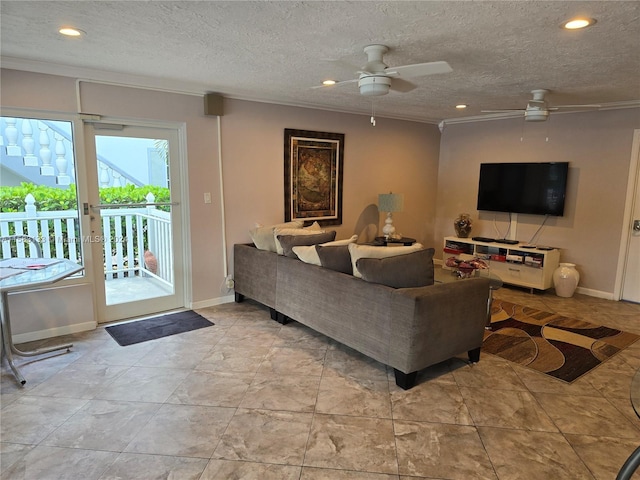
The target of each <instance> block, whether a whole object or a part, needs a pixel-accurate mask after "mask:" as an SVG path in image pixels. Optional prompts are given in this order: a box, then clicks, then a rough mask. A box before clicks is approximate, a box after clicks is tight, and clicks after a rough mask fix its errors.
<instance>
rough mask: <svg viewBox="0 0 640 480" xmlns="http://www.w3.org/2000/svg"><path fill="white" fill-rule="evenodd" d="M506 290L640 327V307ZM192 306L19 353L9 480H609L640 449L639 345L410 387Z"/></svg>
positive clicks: (9, 417) (345, 353) (354, 357)
mask: <svg viewBox="0 0 640 480" xmlns="http://www.w3.org/2000/svg"><path fill="white" fill-rule="evenodd" d="M496 297H497V298H502V299H505V300H510V301H513V302H516V303H521V304H526V305H530V306H532V307H537V308H540V309H544V310H547V311H549V310H552V311H556V312H559V313H562V314H565V315H571V316H575V317H578V318H583V319H585V320H591V321H599V322H602V323H604V324H606V325H609V326H613V327H620V328H623V329H626V330H628V331H633V332H635V333H639V334H640V305H633V304H628V303H618V302H610V301H605V300H599V299H596V298H592V297H586V296H583V295H576V296H575V297H573V298H571V299H561V298H559V297H556V296H554V295H553V293H547V294H543V295H541V294H535V295H531V294H529V293H527V292H523V291H521V290H517V289H510V288H503V289H501V290H499V291H498V292H496ZM200 313H201V314H202V315H204V316H206V317H208V318H210V319H211V320H212V321H214V322H215V324H216V325H215V326H214V327H211V328H206V329H202V330H197V331H195V332H190V333H187V334H182V335H176V336H173V337H168V338H164V339H161V340H157V341H152V342H147V343H143V344H139V345H135V346H130V347H120V346H118V345H117V344H116V343H115V342H114V341H113V340H112V339H111V337H110V336H109V334H108V333H107V332H106V331H105V330H104V328H98V329H97V330H95V331H93V332H88V333H84V334H80V335H74V336H72V339H73V341H74V342H75V346H74V348H73V351H72V352H71V353H68V354H61V355H55V356H52V357H51V358H48V359H46V360H37V361H34V360H33V359H21V360H20V365H21V368H22V371H23V373H24V375H25V376H26V378H27V381H28V383H27V384H26V386H25V387H24V388H20V387H18V386H17V384H16V382H15V381H14V378H13V376H12V375H11V373H10V372H9V371H8V370H7V369H6V368H5V366H3V369H2V379H1V384H0V385H1V393H2V396H1V407H2V410H1V411H0V415H1V416H0V421H1V428H0V440H1V443H0V446H1V450H0V452H1V453H0V455H1V456H0V469H1V474H0V476H1V478H2V479H6V480H10V479H11V480H13V479H29V480H53V479H78V480H90V479H100V480H106V479H110V480H111V479H136V480H137V479H143V480H149V479H168V478H170V479H176V480H187V479H194V480H196V479H200V480H214V479H215V480H223V479H224V480H227V479H255V480H271V479H273V480H289V479H291V480H293V479H302V480H320V479H327V480H344V479H355V480H409V479H464V480H469V479H500V480H507V479H528V480H529V479H544V480H547V479H554V480H555V479H571V480H575V479H600V480H611V479H613V478H615V476H616V473H617V471H618V469H619V467H620V466H621V465H622V463H623V462H624V460H625V459H626V457H627V455H628V454H629V453H630V452H632V451H633V450H634V449H635V448H636V447H637V446H638V445H640V420H638V419H637V418H636V415H635V413H634V411H633V409H632V407H631V405H630V402H629V384H630V382H631V378H632V376H633V374H634V373H635V371H636V369H638V368H639V367H640V342H638V343H637V344H635V345H633V346H632V347H630V348H629V349H627V350H626V351H624V352H622V353H621V354H619V355H617V356H616V357H614V358H613V359H611V360H610V361H608V362H606V363H605V364H603V365H602V366H600V367H598V368H597V369H596V370H594V371H592V372H590V373H589V374H587V375H586V376H584V377H583V378H581V379H579V380H578V381H576V382H575V383H574V384H572V385H567V384H564V383H562V382H560V381H558V380H554V379H551V378H548V377H546V376H544V375H542V374H539V373H537V372H533V371H530V370H528V369H525V368H522V367H519V366H516V365H514V364H511V363H508V362H506V361H504V360H502V359H500V358H498V357H494V356H491V355H488V354H486V355H483V356H482V357H481V360H480V363H478V364H476V365H473V366H470V365H468V364H467V362H466V361H465V360H466V356H465V355H461V356H460V357H458V358H454V359H451V360H449V361H447V362H444V363H442V364H439V365H436V366H434V367H432V368H429V369H427V370H425V371H423V372H421V374H420V375H419V379H418V385H417V386H416V387H414V388H413V389H411V390H409V391H402V390H401V389H399V388H398V387H396V385H395V383H394V380H393V373H392V371H390V370H389V369H387V368H385V366H384V365H381V364H379V363H377V362H374V361H371V360H370V359H367V358H365V357H363V356H361V355H359V354H358V353H356V352H354V351H352V350H350V349H348V348H344V347H342V346H340V345H339V344H337V343H335V342H332V341H331V340H329V339H327V338H325V337H323V336H321V335H318V334H316V333H315V332H313V331H311V330H309V329H307V328H305V327H303V326H301V325H299V324H295V323H293V324H288V325H286V326H281V325H279V324H278V323H276V322H274V321H272V320H270V318H269V312H268V311H267V310H266V309H264V308H262V307H261V306H259V305H256V304H254V303H252V302H245V303H243V304H226V305H222V306H219V307H215V308H207V309H203V310H200ZM638 478H640V474H638Z"/></svg>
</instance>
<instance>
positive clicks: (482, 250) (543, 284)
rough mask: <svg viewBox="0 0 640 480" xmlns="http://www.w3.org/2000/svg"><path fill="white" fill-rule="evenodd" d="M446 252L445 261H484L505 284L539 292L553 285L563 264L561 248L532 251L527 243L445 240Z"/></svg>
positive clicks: (460, 239)
mask: <svg viewBox="0 0 640 480" xmlns="http://www.w3.org/2000/svg"><path fill="white" fill-rule="evenodd" d="M443 251H444V260H446V259H447V258H449V257H452V256H454V257H457V258H460V259H461V260H468V259H471V258H474V257H476V258H481V259H482V260H484V261H485V262H487V264H488V265H489V269H490V271H491V273H493V274H495V275H497V276H499V277H500V278H501V279H502V281H503V282H504V283H509V284H511V285H517V286H520V287H526V288H530V289H535V290H546V289H548V288H551V287H552V286H553V271H554V270H555V269H556V268H558V264H559V262H560V250H558V249H557V248H552V249H546V248H545V249H540V248H531V247H530V246H528V245H526V244H524V243H517V244H514V245H508V244H503V243H497V242H481V241H477V240H472V239H471V238H459V237H445V238H444V249H443ZM442 268H445V269H446V268H448V267H446V266H445V265H443V266H442Z"/></svg>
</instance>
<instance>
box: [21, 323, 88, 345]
mask: <svg viewBox="0 0 640 480" xmlns="http://www.w3.org/2000/svg"><path fill="white" fill-rule="evenodd" d="M96 327H97V324H96V322H84V323H74V324H72V325H65V326H62V327H55V328H48V329H46V330H38V331H36V332H27V333H18V334H17V335H13V343H26V342H34V341H36V340H44V339H45V338H52V337H59V336H61V335H71V334H72V333H80V332H88V331H90V330H95V329H96Z"/></svg>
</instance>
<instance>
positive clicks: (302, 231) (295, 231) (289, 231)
mask: <svg viewBox="0 0 640 480" xmlns="http://www.w3.org/2000/svg"><path fill="white" fill-rule="evenodd" d="M319 233H325V230H323V229H322V228H321V227H320V224H319V223H318V222H313V224H311V225H309V226H308V227H304V228H281V227H276V228H274V229H273V238H274V242H275V244H276V253H277V254H278V255H284V251H283V250H282V245H280V241H279V240H278V236H280V235H315V234H319Z"/></svg>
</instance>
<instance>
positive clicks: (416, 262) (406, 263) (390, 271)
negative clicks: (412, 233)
mask: <svg viewBox="0 0 640 480" xmlns="http://www.w3.org/2000/svg"><path fill="white" fill-rule="evenodd" d="M434 252H435V250H434V249H433V248H425V249H424V250H419V251H417V252H413V253H407V254H404V255H398V256H395V257H386V258H361V259H359V260H358V262H357V264H358V270H359V271H360V273H361V274H362V279H363V280H366V281H367V282H372V283H381V284H382V285H386V286H387V287H393V288H416V287H426V286H427V285H433V254H434Z"/></svg>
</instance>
